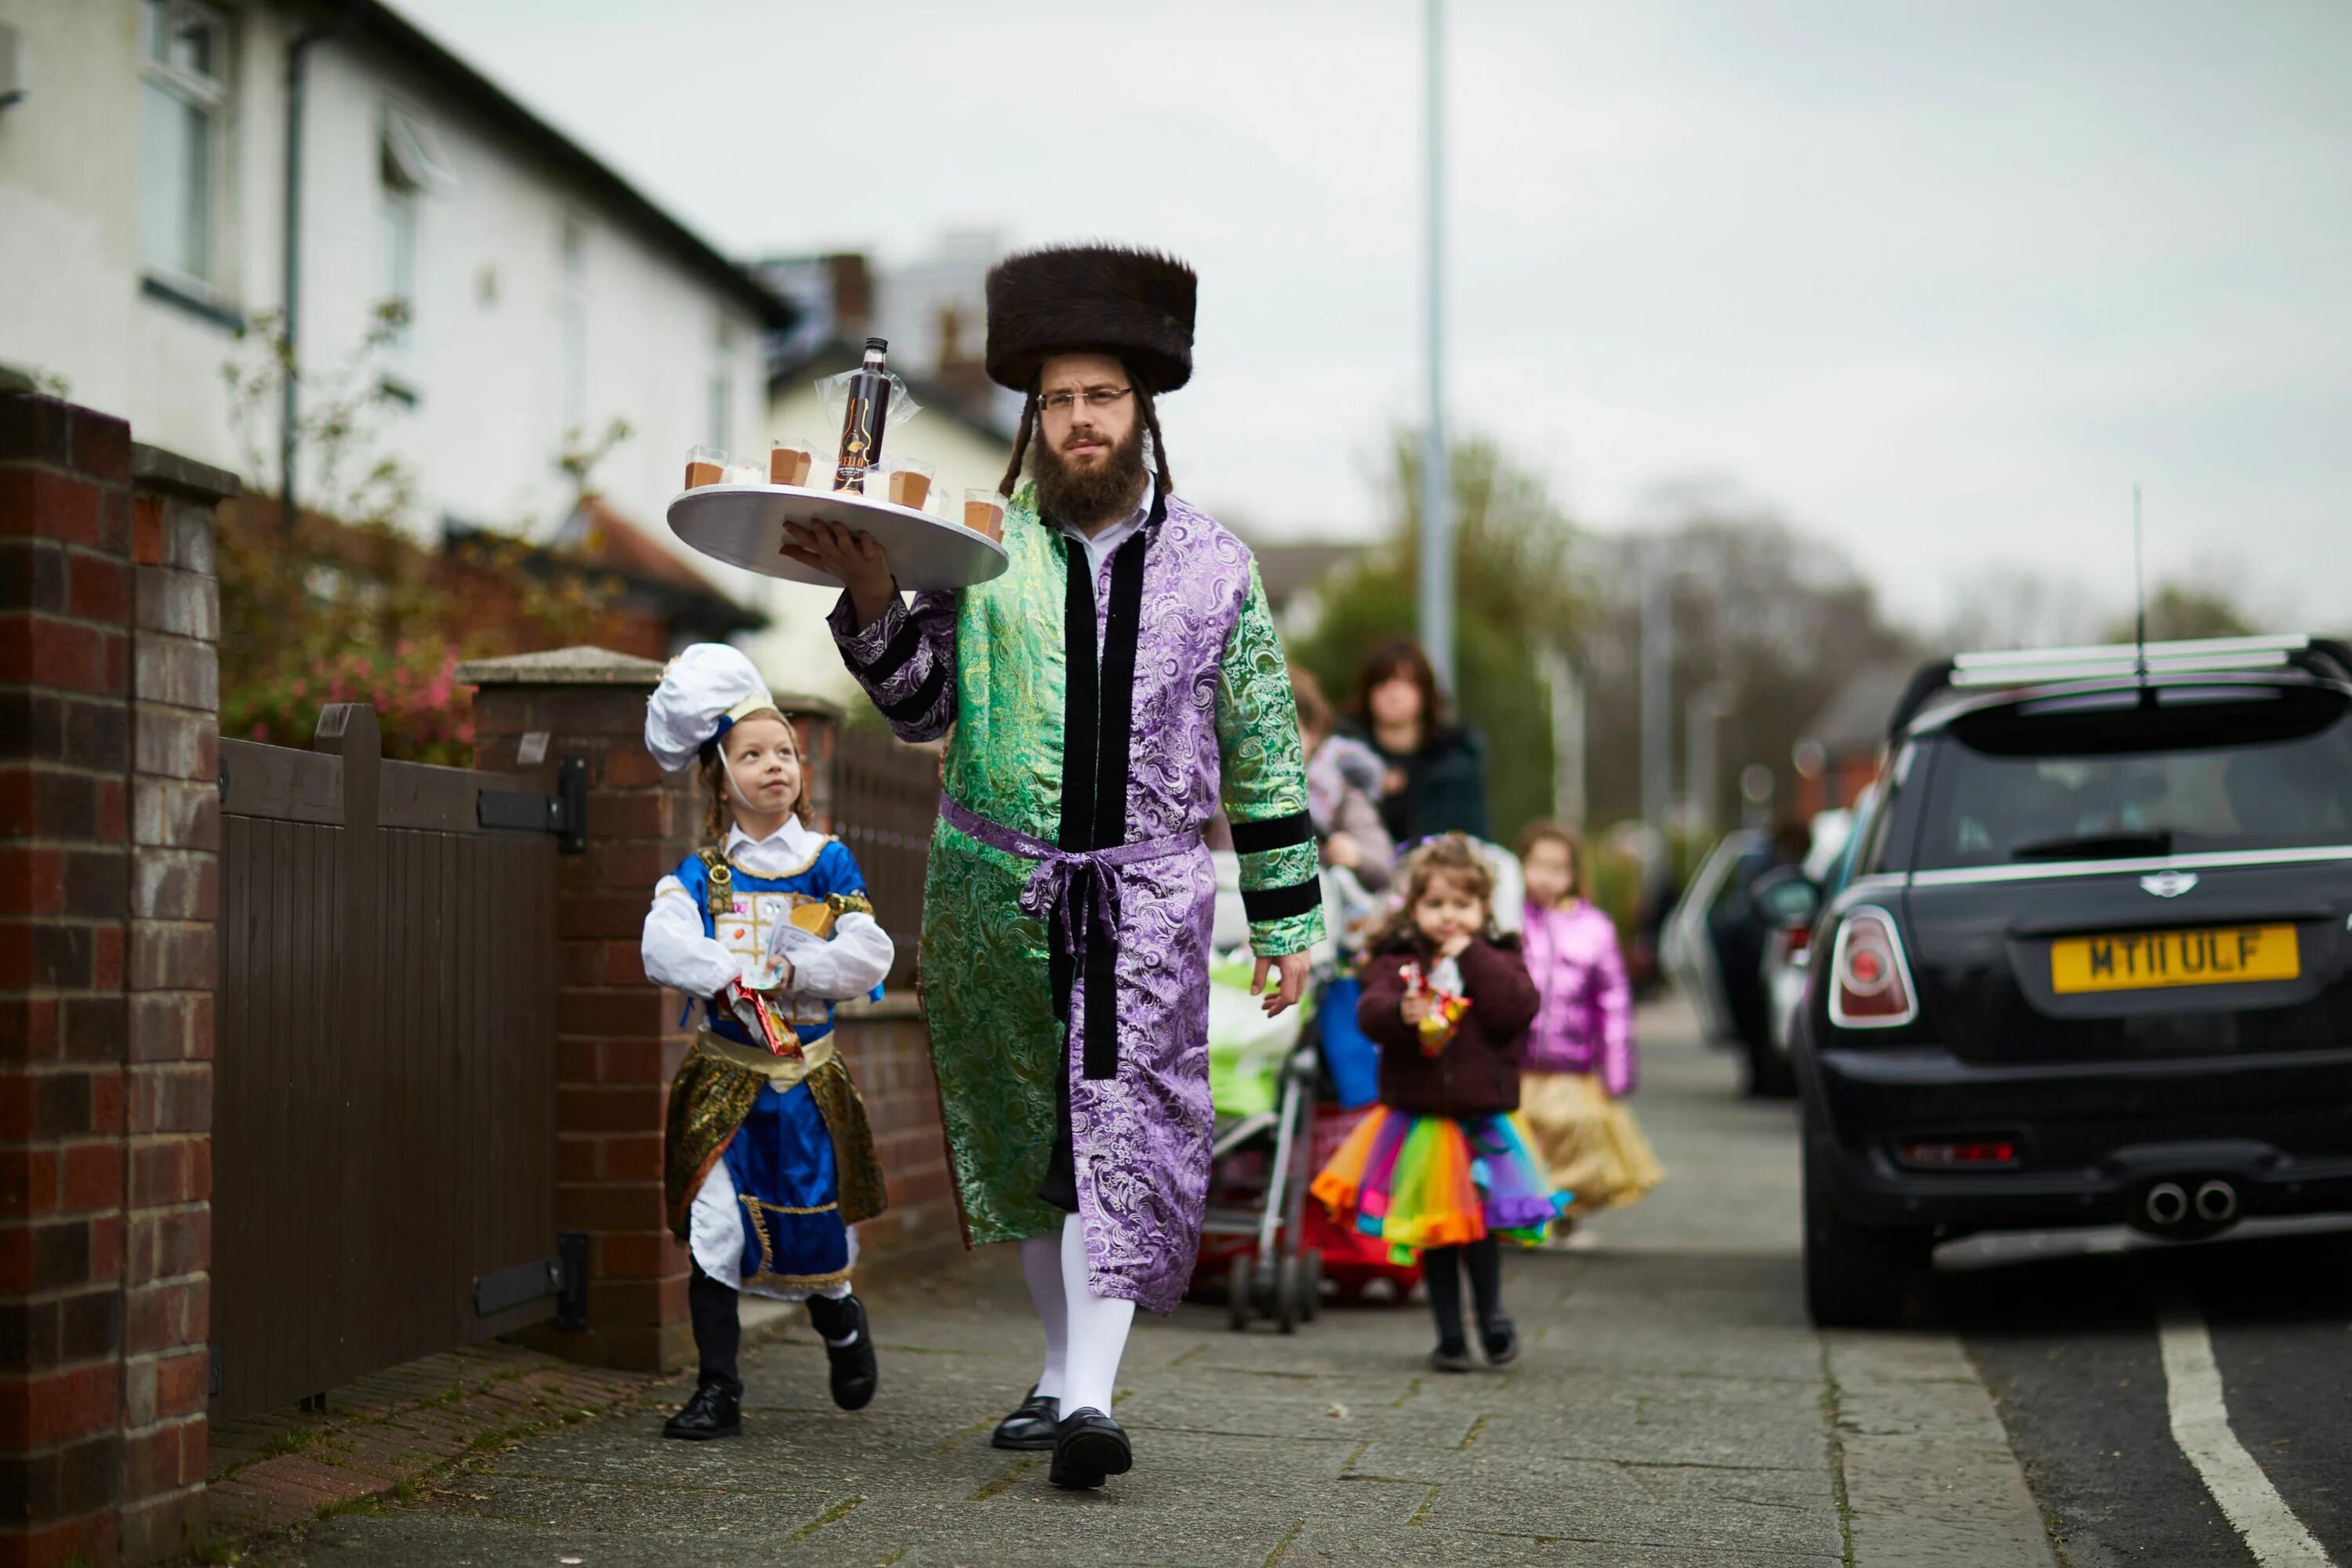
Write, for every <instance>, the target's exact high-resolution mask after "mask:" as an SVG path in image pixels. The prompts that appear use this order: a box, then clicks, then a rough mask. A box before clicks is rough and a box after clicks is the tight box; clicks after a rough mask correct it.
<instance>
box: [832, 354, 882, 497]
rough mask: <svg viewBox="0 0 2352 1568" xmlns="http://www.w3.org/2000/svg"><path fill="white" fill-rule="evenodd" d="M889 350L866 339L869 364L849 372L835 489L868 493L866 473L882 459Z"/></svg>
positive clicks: (867, 362) (834, 479)
mask: <svg viewBox="0 0 2352 1568" xmlns="http://www.w3.org/2000/svg"><path fill="white" fill-rule="evenodd" d="M889 350H890V345H889V344H888V343H887V342H884V341H883V340H882V339H880V338H868V339H866V363H863V364H861V365H859V366H858V367H857V368H856V370H855V371H853V372H851V373H850V376H849V393H848V396H847V398H846V399H845V403H846V407H845V409H844V411H843V414H842V417H841V458H840V460H839V461H838V462H837V463H836V464H835V466H834V470H833V488H834V489H836V490H856V492H858V493H859V494H860V495H863V494H865V493H866V474H867V473H868V472H870V471H871V470H872V469H873V468H874V466H875V465H876V464H877V463H879V462H880V461H881V460H882V427H883V426H885V425H886V424H887V423H888V422H889V418H890V373H889V372H888V371H887V370H885V369H884V368H883V365H882V359H883V356H884V355H885V354H887V353H888V352H889Z"/></svg>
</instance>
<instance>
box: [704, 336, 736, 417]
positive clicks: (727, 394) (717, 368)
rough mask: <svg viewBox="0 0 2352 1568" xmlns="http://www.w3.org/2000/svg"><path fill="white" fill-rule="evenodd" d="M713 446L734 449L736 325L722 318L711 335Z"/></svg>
mask: <svg viewBox="0 0 2352 1568" xmlns="http://www.w3.org/2000/svg"><path fill="white" fill-rule="evenodd" d="M710 349H711V364H710V418H709V430H710V444H711V445H712V446H714V447H724V448H727V449H729V450H732V449H733V447H734V446H735V323H734V322H732V321H729V320H728V319H727V318H726V317H724V316H721V317H719V324H718V328H717V330H716V331H713V332H712V333H711V335H710Z"/></svg>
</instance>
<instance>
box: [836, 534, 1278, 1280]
mask: <svg viewBox="0 0 2352 1568" xmlns="http://www.w3.org/2000/svg"><path fill="white" fill-rule="evenodd" d="M1004 546H1005V549H1006V551H1007V552H1008V553H1009V554H1010V555H1011V557H1012V563H1011V566H1010V569H1009V570H1007V571H1006V572H1005V573H1004V574H1003V575H1002V576H1000V577H998V578H996V579H995V580H994V581H992V582H990V583H985V584H980V585H978V586H976V587H971V588H966V589H961V590H957V591H953V592H938V593H928V594H922V595H918V596H917V597H916V599H915V601H914V604H913V607H912V608H911V610H909V609H908V608H907V607H906V606H905V605H902V604H901V603H900V602H899V601H898V599H897V598H896V597H894V598H893V600H892V601H891V604H890V606H889V608H888V609H887V610H886V611H885V613H884V614H883V615H882V616H880V617H879V618H878V619H877V620H876V622H875V623H874V624H873V625H872V626H867V627H866V629H865V630H864V631H862V632H859V631H854V630H853V629H852V628H853V626H854V617H853V612H852V611H851V610H850V608H849V605H848V601H847V597H846V595H845V596H844V598H843V600H842V602H841V603H840V604H839V605H836V606H835V610H834V613H833V617H832V625H833V629H834V633H835V640H836V641H837V642H838V644H839V645H840V647H841V650H842V655H843V658H844V659H845V661H846V662H847V664H848V666H849V668H850V672H851V673H852V674H853V675H854V676H856V679H857V680H858V682H859V684H860V685H862V686H863V687H864V688H865V689H866V693H867V695H868V696H870V697H871V698H872V699H873V700H874V703H875V705H876V707H877V708H878V709H879V710H881V712H882V714H883V716H884V717H885V718H886V719H887V720H888V721H889V723H890V727H891V729H892V730H894V731H896V732H897V733H898V735H899V737H900V738H902V739H904V740H908V741H915V742H923V741H935V740H937V739H939V738H940V736H942V735H948V736H950V741H949V743H948V752H947V763H946V770H945V777H944V783H945V784H946V788H947V792H948V794H949V795H951V796H952V797H953V798H954V799H955V800H957V801H958V802H960V803H961V804H962V805H964V806H966V807H967V808H969V809H970V810H971V811H972V812H973V813H976V814H977V815H978V816H981V817H982V818H985V819H987V820H988V821H989V822H991V823H994V824H999V825H1002V826H1004V827H1009V828H1012V829H1013V830H1015V831H1016V832H1019V833H1023V834H1026V835H1028V836H1030V837H1033V838H1036V839H1041V840H1043V841H1045V843H1046V844H1049V845H1057V846H1059V847H1061V848H1063V849H1066V850H1084V849H1089V848H1101V847H1109V846H1114V845H1119V844H1131V843H1137V842H1140V841H1145V840H1151V839H1158V838H1162V837H1171V836H1178V835H1182V836H1188V837H1193V838H1195V839H1196V840H1197V837H1198V835H1199V834H1200V833H1201V831H1202V829H1204V828H1205V827H1206V826H1207V825H1208V823H1209V821H1210V819H1211V818H1212V817H1213V816H1214V815H1215V812H1216V810H1217V807H1218V805H1220V803H1221V802H1222V804H1223V807H1224V810H1225V813H1226V815H1227V816H1228V818H1229V819H1230V820H1231V822H1232V824H1233V829H1234V846H1235V847H1236V849H1237V850H1239V851H1240V855H1241V864H1242V889H1243V899H1244V905H1245V907H1246V909H1247V912H1248V914H1249V916H1250V944H1251V946H1252V947H1253V948H1254V949H1255V951H1256V952H1258V953H1259V954H1260V955H1263V956H1267V957H1272V956H1277V955H1280V954H1284V953H1291V952H1303V951H1304V950H1306V949H1307V948H1308V947H1310V946H1312V945H1313V944H1314V943H1315V942H1317V941H1318V940H1319V939H1320V937H1321V936H1322V933H1323V914H1322V899H1321V894H1320V889H1319V883H1318V858H1317V851H1316V847H1315V843H1314V838H1313V834H1312V829H1311V827H1310V826H1309V824H1308V821H1307V779H1306V768H1305V764H1304V761H1303V759H1302V756H1301V753H1300V747H1299V739H1298V717H1297V710H1296V708H1295V707H1294V706H1293V704H1292V701H1291V695H1290V677H1289V672H1288V669H1287V668H1286V665H1285V663H1284V660H1283V654H1282V647H1281V644H1280V642H1279V640H1278V639H1277V637H1276V634H1275V629H1274V622H1273V618H1272V616H1270V614H1269V613H1268V611H1267V608H1266V603H1265V589H1264V587H1263V586H1262V585H1261V584H1260V583H1259V581H1258V574H1257V567H1256V564H1255V562H1254V561H1253V560H1252V559H1251V557H1250V552H1249V551H1248V549H1247V547H1245V546H1244V544H1243V543H1242V542H1241V541H1239V540H1238V539H1236V538H1234V536H1233V535H1232V534H1231V533H1229V532H1227V531H1225V530H1224V529H1223V528H1222V527H1220V526H1219V525H1218V524H1217V523H1216V522H1215V521H1213V519H1211V518H1209V517H1208V516H1207V515H1205V514H1204V513H1202V512H1201V511H1199V510H1195V509H1193V508H1192V507H1191V506H1189V505H1187V504H1186V503H1185V502H1184V501H1182V500H1180V499H1175V498H1163V499H1161V500H1158V501H1157V502H1155V504H1154V506H1153V509H1152V513H1151V516H1150V521H1148V522H1147V523H1146V524H1145V525H1144V526H1143V528H1142V529H1141V530H1139V531H1138V532H1137V533H1136V534H1135V535H1134V536H1133V537H1132V538H1130V539H1129V540H1128V541H1127V542H1125V543H1123V544H1121V545H1120V546H1119V548H1118V550H1116V551H1115V552H1112V554H1111V556H1110V558H1109V560H1108V561H1107V562H1106V563H1104V566H1103V571H1102V574H1101V577H1100V579H1099V580H1098V581H1091V582H1090V581H1089V580H1088V579H1089V576H1090V574H1089V572H1088V570H1087V552H1086V551H1085V549H1084V548H1083V547H1082V546H1080V545H1078V544H1077V543H1076V542H1074V541H1072V540H1071V539H1070V538H1069V537H1068V536H1067V535H1066V533H1065V532H1064V531H1062V530H1061V529H1059V528H1056V527H1054V526H1052V525H1050V524H1047V523H1045V522H1043V521H1040V520H1039V518H1038V516H1037V514H1036V510H1035V502H1034V492H1033V491H1031V490H1028V489H1024V491H1023V493H1022V495H1021V496H1020V497H1018V498H1016V499H1015V500H1014V502H1013V507H1012V509H1011V510H1010V511H1009V513H1008V515H1007V516H1006V518H1005V530H1004ZM1035 869H1036V862H1034V861H1033V860H1029V859H1024V858H1021V857H1019V856H1016V855H1013V854H1010V853H1007V852H1005V851H1003V850H1002V849H998V848H995V847H991V846H989V845H985V844H982V843H980V842H979V841H977V840H976V839H974V838H972V837H970V836H968V835H967V834H965V833H963V832H961V830H959V829H958V828H956V827H955V826H952V825H950V823H948V822H946V821H945V820H941V821H940V823H939V824H938V826H936V827H935V828H934V830H933V832H932V837H931V850H930V870H929V882H928V885H927V887H926V889H925V895H924V902H923V932H922V946H921V977H922V978H921V986H922V994H923V1002H924V1007H925V1011H926V1014H927V1016H928V1017H929V1027H930V1037H931V1056H932V1060H933V1063H934V1065H935V1068H936V1069H937V1073H938V1078H939V1085H940V1114H941V1117H942V1120H943V1121H944V1122H945V1124H946V1129H947V1135H948V1142H949V1146H950V1152H951V1153H952V1156H953V1163H954V1169H955V1176H956V1185H957V1194H958V1198H959V1201H960V1203H961V1208H962V1213H963V1222H964V1234H965V1237H966V1239H967V1240H968V1241H969V1242H970V1243H971V1244H974V1245H978V1244H980V1243H983V1242H992V1241H1012V1240H1017V1239H1020V1238H1022V1237H1031V1236H1040V1235H1045V1234H1047V1233H1049V1232H1052V1231H1055V1230H1056V1229H1058V1228H1059V1227H1060V1226H1061V1224H1062V1220H1063V1213H1062V1211H1061V1210H1060V1209H1059V1208H1057V1207H1055V1205H1054V1204H1052V1203H1050V1202H1048V1201H1047V1200H1046V1199H1045V1197H1043V1196H1041V1195H1040V1187H1041V1184H1043V1183H1044V1181H1045V1176H1046V1173H1047V1166H1048V1163H1049V1161H1050V1159H1051V1157H1052V1154H1053V1151H1054V1146H1055V1142H1056V1132H1055V1121H1056V1108H1055V1078H1056V1075H1061V1076H1062V1077H1063V1078H1064V1079H1065V1081H1066V1083H1067V1086H1068V1096H1069V1101H1068V1102H1069V1118H1070V1146H1071V1153H1072V1157H1073V1161H1074V1163H1075V1167H1076V1169H1075V1177H1076V1181H1075V1185H1076V1196H1077V1205H1078V1212H1079V1213H1080V1214H1081V1215H1083V1216H1084V1223H1085V1234H1086V1244H1087V1264H1088V1283H1089V1288H1090V1289H1093V1290H1094V1291H1095V1293H1096V1294H1097V1295H1102V1296H1109V1297H1125V1298H1128V1299H1130V1300H1134V1301H1136V1302H1137V1303H1138V1304H1139V1305H1141V1306H1144V1307H1148V1308H1150V1309H1151V1310H1154V1311H1160V1312H1165V1311H1169V1310H1172V1309H1173V1308H1174V1307H1175V1305H1176V1303H1177V1301H1178V1300H1180V1299H1181V1297H1182V1295H1183V1293H1184V1289H1185V1286H1186V1284H1187V1283H1188V1282H1189V1280H1190V1279H1191V1276H1192V1264H1193V1258H1194V1254H1195V1253H1196V1252H1197V1250H1198V1248H1199V1245H1200V1233H1201V1214H1202V1205H1203V1202H1204V1199H1205V1197H1206V1194H1207V1189H1208V1177H1209V1145H1210V1135H1211V1128H1212V1116H1213V1113H1212V1110H1211V1107H1210V1101H1209V1075H1208V1041H1207V1033H1208V1016H1209V989H1208V987H1209V974H1208V961H1209V937H1210V927H1211V916H1212V911H1213V904H1214V901H1215V892H1216V879H1215V875H1214V872H1213V868H1212V866H1211V862H1210V858H1209V853H1208V851H1207V849H1206V848H1204V847H1201V846H1200V845H1199V844H1198V842H1197V841H1196V842H1194V843H1193V844H1192V846H1191V847H1187V848H1185V849H1183V850H1181V851H1180V852H1178V853H1176V854H1173V855H1171V856H1167V857H1165V858H1157V859H1153V860H1150V861H1145V862H1142V863H1139V864H1136V865H1133V866H1129V867H1125V868H1121V869H1120V870H1119V872H1118V876H1119V878H1120V880H1121V891H1122V900H1121V908H1120V912H1119V917H1118V927H1117V934H1118V941H1117V942H1116V944H1115V947H1114V946H1112V945H1110V944H1101V943H1097V944H1094V945H1093V946H1091V947H1090V948H1089V950H1088V952H1087V960H1086V962H1085V963H1084V964H1083V965H1074V964H1071V963H1068V962H1067V961H1066V960H1063V959H1061V958H1060V957H1059V952H1060V943H1059V942H1057V941H1056V940H1055V939H1056V938H1057V937H1058V936H1059V935H1060V934H1061V933H1060V932H1059V931H1049V930H1048V922H1047V921H1045V920H1043V919H1040V918H1037V917H1035V916H1033V915H1029V914H1025V913H1024V912H1023V909H1022V901H1021V896H1022V892H1023V889H1024V886H1025V885H1026V884H1027V883H1028V881H1029V879H1030V877H1031V874H1032V872H1033V871H1034V870H1035ZM1079 969H1084V970H1085V971H1087V973H1077V972H1076V971H1077V970H1079ZM1090 989H1091V990H1092V992H1093V1005H1089V998H1088V993H1089V990H1090ZM1065 1005H1066V1008H1065ZM1065 1010H1066V1021H1065ZM1114 1020H1115V1023H1114ZM1090 1027H1091V1029H1092V1030H1093V1031H1094V1032H1095V1033H1097V1035H1099V1034H1102V1033H1105V1032H1112V1033H1115V1041H1114V1042H1112V1044H1113V1046H1114V1049H1113V1050H1105V1049H1104V1048H1103V1045H1104V1042H1103V1041H1101V1040H1099V1039H1098V1040H1097V1042H1096V1044H1095V1047H1093V1048H1091V1049H1089V1047H1088V1043H1087V1037H1088V1034H1089V1030H1090ZM1114 1056H1115V1060H1114V1059H1113V1058H1114ZM1105 1073H1108V1076H1098V1075H1101V1074H1105Z"/></svg>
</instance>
